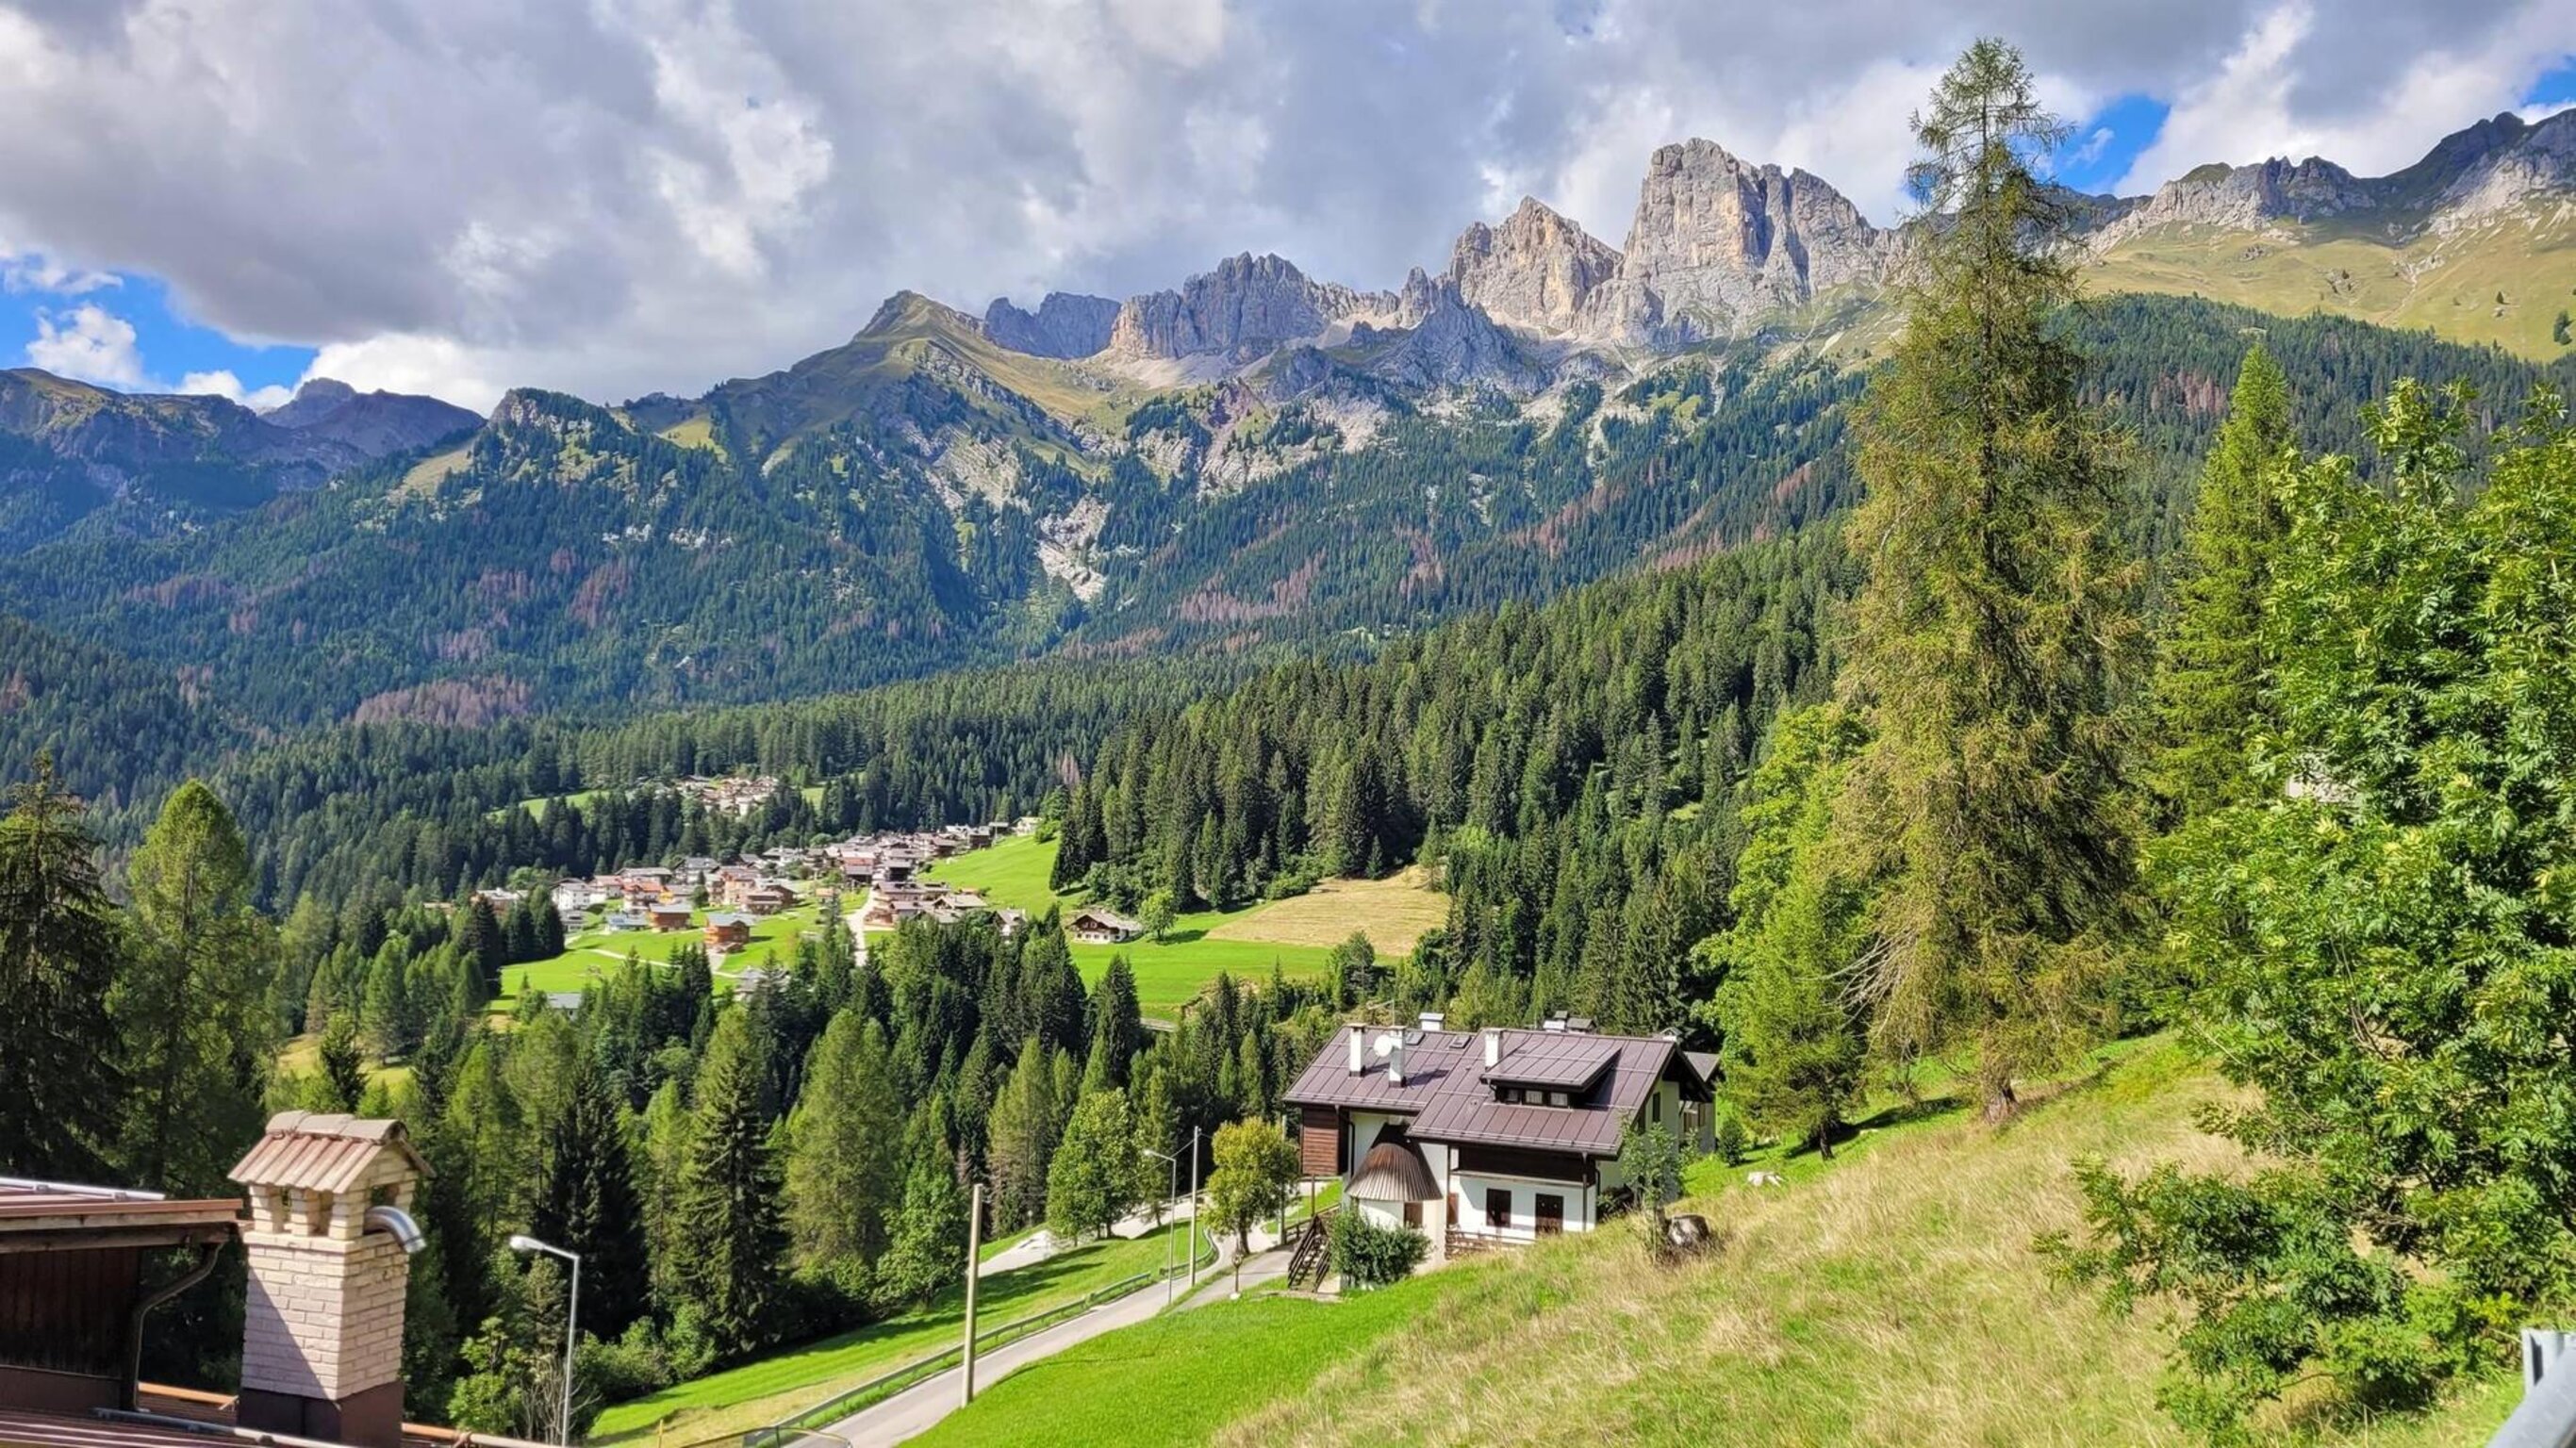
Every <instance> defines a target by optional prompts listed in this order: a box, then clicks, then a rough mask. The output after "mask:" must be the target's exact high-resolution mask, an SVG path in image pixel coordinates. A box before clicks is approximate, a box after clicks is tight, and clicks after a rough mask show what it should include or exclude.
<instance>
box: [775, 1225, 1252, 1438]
mask: <svg viewBox="0 0 2576 1448" xmlns="http://www.w3.org/2000/svg"><path fill="white" fill-rule="evenodd" d="M1222 1250H1223V1251H1226V1252H1231V1251H1232V1250H1233V1244H1232V1243H1227V1244H1225V1245H1224V1247H1223V1249H1222ZM1212 1270H1214V1271H1218V1272H1222V1271H1223V1270H1224V1262H1223V1259H1222V1258H1220V1260H1219V1262H1218V1265H1217V1266H1216V1267H1215V1268H1214V1269H1212ZM1200 1280H1201V1281H1202V1282H1204V1281H1205V1280H1206V1278H1205V1277H1204V1276H1202V1277H1201V1279H1200ZM1246 1280H1247V1281H1248V1280H1250V1278H1249V1267H1248V1264H1247V1276H1246ZM1162 1310H1163V1289H1162V1288H1161V1287H1160V1286H1159V1285H1158V1286H1153V1287H1147V1288H1143V1289H1141V1290H1139V1291H1136V1292H1131V1293H1129V1294H1127V1295H1126V1296H1124V1297H1122V1298H1119V1299H1118V1300H1117V1301H1115V1302H1111V1303H1107V1304H1104V1305H1102V1306H1099V1307H1095V1308H1093V1309H1092V1310H1091V1311H1089V1312H1086V1313H1084V1314H1082V1315H1081V1316H1080V1317H1076V1318H1072V1319H1069V1320H1067V1321H1064V1322H1060V1323H1057V1324H1056V1325H1055V1326H1053V1327H1050V1328H1048V1329H1046V1330H1045V1331H1044V1332H1038V1333H1032V1334H1030V1335H1029V1336H1027V1337H1024V1338H1021V1339H1020V1340H1019V1341H1018V1342H1015V1343H1010V1344H1008V1345H1006V1346H1003V1347H998V1348H995V1349H993V1350H992V1351H991V1352H988V1353H984V1354H982V1355H981V1356H979V1357H977V1358H976V1360H975V1385H976V1387H977V1389H978V1390H979V1391H980V1390H981V1389H984V1388H988V1387H991V1386H992V1385H993V1384H995V1383H997V1382H1000V1381H1001V1380H1002V1376H1003V1374H1005V1373H1008V1372H1010V1371H1011V1370H1012V1369H1014V1368H1018V1367H1022V1366H1025V1365H1027V1364H1029V1363H1033V1362H1036V1361H1037V1360H1039V1359H1040V1358H1044V1357H1048V1356H1051V1355H1053V1354H1055V1353H1060V1352H1062V1351H1064V1350H1065V1349H1066V1348H1069V1347H1071V1346H1073V1345H1074V1344H1075V1343H1078V1342H1087V1341H1089V1340H1090V1339H1092V1338H1095V1337H1098V1336H1099V1335H1100V1334H1102V1333H1104V1332H1115V1331H1117V1330H1118V1329H1119V1328H1122V1327H1130V1326H1133V1325H1134V1324H1136V1323H1139V1322H1143V1321H1144V1320H1145V1319H1147V1318H1149V1317H1152V1316H1153V1315H1154V1314H1156V1313H1158V1312H1160V1311H1162ZM964 1381H965V1379H964V1372H963V1370H962V1369H959V1368H951V1369H949V1370H948V1371H947V1372H944V1373H941V1374H939V1375H938V1376H937V1377H933V1378H926V1379H924V1380H922V1381H921V1382H920V1383H917V1384H915V1385H914V1386H912V1387H909V1388H906V1389H904V1390H903V1391H902V1392H900V1393H897V1394H895V1395H894V1396H893V1397H891V1398H888V1399H886V1400H885V1401H884V1402H881V1403H878V1404H877V1405H875V1406H874V1407H870V1408H862V1409H860V1410H859V1411H858V1412H856V1413H853V1414H851V1415H850V1416H849V1417H846V1418H843V1419H842V1420H841V1421H839V1422H837V1423H834V1424H832V1425H831V1426H830V1427H828V1428H825V1429H824V1430H823V1431H824V1432H826V1433H829V1434H831V1435H833V1436H834V1437H837V1438H840V1439H843V1440H845V1441H847V1442H848V1443H849V1444H850V1448H886V1445H888V1444H894V1443H901V1442H903V1441H904V1440H905V1439H907V1438H912V1437H916V1436H918V1435H920V1434H923V1433H926V1432H929V1431H930V1429H931V1427H932V1425H933V1424H936V1423H937V1422H938V1421H939V1420H940V1419H942V1418H945V1417H947V1416H948V1415H949V1414H950V1413H952V1412H955V1411H956V1410H957V1406H958V1398H959V1395H960V1393H961V1392H962V1391H963V1389H964Z"/></svg>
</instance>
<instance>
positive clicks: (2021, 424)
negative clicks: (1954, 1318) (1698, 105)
mask: <svg viewBox="0 0 2576 1448" xmlns="http://www.w3.org/2000/svg"><path fill="white" fill-rule="evenodd" d="M1914 131H1915V135H1916V138H1917V140H1918V141H1919V142H1920V144H1921V148H1922V156H1921V159H1920V160H1918V161H1917V162H1915V164H1914V165H1913V167H1912V168H1911V170H1910V172H1909V180H1910V183H1911V186H1912V189H1913V191H1914V193H1915V195H1916V196H1917V197H1918V198H1919V199H1920V201H1921V202H1922V203H1923V205H1924V207H1925V211H1926V215H1925V218H1924V225H1923V226H1922V227H1921V228H1920V229H1919V233H1918V234H1919V237H1920V239H1919V241H1918V242H1917V243H1916V249H1915V252H1914V255H1913V258H1912V265H1911V271H1912V275H1911V277H1910V279H1909V280H1908V282H1907V284H1906V286H1905V290H1904V301H1905V307H1906V330H1905V335H1904V337H1903V339H1902V340H1901V341H1899V342H1898V343H1897V346H1896V356H1895V363H1894V365H1893V366H1892V367H1890V368H1889V369H1888V370H1887V371H1886V372H1884V373H1882V374H1881V375H1880V376H1879V378H1878V379H1877V380H1876V381H1875V382H1873V383H1872V385H1871V387H1870V392H1869V397H1868V401H1867V404H1866V406H1865V407H1864V408H1863V409H1862V415H1861V428H1860V433H1861V445H1860V454H1859V467H1860V473H1861V476H1862V478H1863V480H1864V481H1865V482H1866V483H1867V484H1868V487H1869V497H1868V500H1867V501H1866V502H1864V503H1863V504H1862V505H1861V507H1860V509H1859V510H1858V511H1857V512H1856V513H1855V514H1854V515H1853V517H1852V520H1851V524H1850V527H1849V529H1848V533H1847V537H1848V540H1849V543H1850V546H1851V548H1852V550H1853V552H1854V553H1855V554H1856V555H1857V556H1858V557H1859V558H1860V559H1861V560H1862V561H1863V562H1865V563H1866V564H1867V565H1868V568H1869V579H1868V582H1867V584H1866V585H1865V586H1864V587H1863V589H1862V591H1861V594H1860V597H1859V599H1858V600H1857V602H1856V604H1855V606H1854V608H1853V610H1852V629H1851V645H1850V648H1851V655H1850V662H1849V664H1848V665H1847V667H1846V668H1845V670H1844V673H1843V683H1844V685H1845V687H1846V688H1847V689H1848V690H1849V692H1850V694H1851V697H1852V698H1853V699H1854V700H1855V701H1857V702H1858V703H1859V704H1860V705H1861V707H1862V708H1863V709H1864V710H1865V712H1866V717H1867V720H1868V722H1869V725H1870V729H1871V736H1872V737H1871V741H1870V744H1869V745H1868V747H1867V749H1866V751H1865V752H1864V753H1863V755H1862V757H1861V759H1860V761H1859V762H1858V766H1857V770H1856V778H1855V780H1854V788H1853V790H1852V791H1851V792H1850V794H1849V795H1848V796H1847V799H1848V801H1849V807H1848V808H1847V809H1846V810H1845V811H1844V812H1843V815H1842V818H1841V819H1840V820H1839V821H1838V832H1839V833H1840V835H1841V837H1842V838H1843V840H1844V841H1845V842H1846V844H1847V845H1848V847H1849V848H1850V849H1851V850H1853V851H1855V852H1858V853H1860V854H1863V855H1866V856H1870V857H1873V858H1874V859H1875V860H1876V861H1877V862H1878V865H1877V868H1879V869H1882V870H1883V871H1884V872H1885V873H1886V875H1887V876H1888V883H1887V886H1886V888H1885V889H1884V890H1883V891H1882V892H1881V893H1880V895H1879V896H1878V898H1877V901H1876V904H1875V907H1874V909H1873V911H1872V917H1871V924H1872V926H1873V927H1874V929H1875V932H1876V935H1877V944H1876V948H1875V949H1874V951H1873V952H1872V955H1871V959H1870V964H1871V966H1872V971H1871V978H1870V980H1869V982H1868V985H1869V988H1870V990H1871V992H1872V995H1873V997H1874V998H1875V1000H1876V1001H1877V1003H1878V1025H1877V1029H1878V1032H1879V1035H1880V1038H1881V1041H1882V1043H1883V1044H1885V1045H1886V1046H1888V1047H1889V1048H1891V1049H1909V1048H1913V1049H1925V1050H1930V1049H1941V1048H1947V1047H1950V1046H1953V1045H1965V1046H1969V1047H1972V1048H1973V1049H1974V1051H1975V1052H1976V1057H1977V1074H1978V1087H1979V1090H1980V1093H1981V1094H1982V1096H1983V1097H1984V1099H1985V1101H1986V1104H1987V1112H1988V1115H1989V1116H1990V1117H2000V1116H2001V1115H2003V1114H2005V1113H2008V1112H2009V1111H2010V1110H2011V1109H2012V1106H2013V1103H2014V1099H2015V1098H2014V1094H2013V1092H2014V1088H2013V1083H2014V1080H2015V1078H2016V1077H2018V1076H2019V1075H2020V1074H2021V1073H2022V1072H2024V1071H2026V1070H2029V1069H2033V1068H2037V1067H2044V1066H2047V1065H2049V1064H2052V1063H2054V1062H2056V1061H2059V1060H2062V1059H2065V1057H2066V1056H2067V1054H2068V1052H2069V1051H2070V1050H2071V1049H2072V1048H2073V1047H2074V1046H2075V1045H2076V1044H2078V1043H2080V1042H2081V1041H2082V1040H2083V1039H2084V1038H2085V1034H2086V1027H2087V1025H2088V1023H2089V1021H2088V1006H2089V1005H2090V1003H2091V1001H2092V999H2093V998H2094V996H2095V994H2096V991H2097V988H2098V983H2099V978H2100V977H2101V975H2102V974H2103V964H2104V961H2105V958H2106V955H2107V946H2106V943H2105V938H2104V937H2105V935H2106V934H2107V933H2109V932H2110V931H2111V930H2112V929H2113V928H2114V926H2115V922H2116V921H2117V918H2118V916H2119V913H2120V909H2121V906H2122V902H2123V901H2124V900H2125V898H2126V896H2127V894H2128V891H2129V886H2130V873H2131V872H2130V863H2129V862H2130V855H2131V850H2130V847H2129V842H2128V841H2129V834H2130V830H2129V824H2128V821H2127V819H2126V818H2125V817H2124V814H2123V808H2122V796H2123V784H2122V779H2121V769H2120V761H2121V757H2122V742H2121V739H2120V735H2119V730H2118V728H2117V727H2116V724H2117V717H2118V716H2117V712H2116V708H2117V703H2118V696H2119V690H2120V688H2121V683H2122V679H2123V677H2124V673H2125V671H2126V669H2127V668H2128V666H2129V660H2130V656H2131V654H2132V652H2133V639H2134V629H2133V627H2132V625H2131V624H2130V622H2129V617H2130V615H2129V613H2128V598H2127V595H2128V593H2129V592H2130V591H2131V590H2130V586H2129V581H2128V579H2127V577H2126V575H2125V572H2124V570H2123V569H2122V567H2121V566H2120V565H2119V563H2118V561H2117V559H2116V557H2115V548H2114V542H2115V540H2114V539H2113V537H2112V531H2111V523H2112V518H2113V512H2114V501H2115V496H2116V488H2117V484H2118V481H2119V474H2118V469H2117V466H2116V464H2115V460H2114V458H2113V455H2112V447H2111V443H2110V440H2109V439H2108V437H2107V436H2106V434H2105V432H2104V429H2103V426H2102V424H2101V423H2100V422H2099V421H2098V420H2097V419H2096V418H2095V416H2094V415H2093V414H2092V413H2091V412H2090V411H2089V410H2088V409H2087V408H2086V407H2085V406H2084V404H2083V402H2082V400H2081V397H2080V393H2079V389H2080V385H2081V382H2082V379H2083V371H2084V359H2083V358H2082V357H2081V356H2080V355H2079V354H2078V353H2077V352H2076V351H2075V350H2074V348H2073V347H2072V346H2071V345H2070V343H2069V342H2068V341H2067V340H2066V335H2065V328H2064V326H2063V322H2062V315H2061V314H2062V313H2063V312H2064V310H2065V309H2066V308H2067V307H2068V306H2069V305H2070V304H2072V303H2073V302H2074V301H2075V300H2076V299H2077V285H2076V274H2075V270H2074V263H2073V262H2072V261H2071V260H2070V259H2069V254H2068V247H2067V245H2066V240H2067V235H2068V216H2067V212H2066V210H2065V207H2064V205H2063V203H2062V202H2061V201H2060V200H2059V199H2058V197H2057V195H2056V193H2054V192H2053V191H2051V190H2050V189H2049V188H2048V187H2046V186H2044V185H2043V184H2041V182H2040V181H2039V180H2038V178H2037V177H2036V176H2034V175H2033V174H2032V171H2031V162H2032V158H2033V157H2034V156H2037V155H2039V154H2043V153H2044V152H2045V151H2046V150H2047V149H2048V148H2049V147H2050V146H2051V145H2052V144H2054V142H2055V141H2056V140H2057V139H2058V138H2060V137H2061V136H2062V135H2063V134H2064V128H2063V127H2062V125H2061V124H2060V123H2059V122H2058V121H2057V120H2056V119H2055V118H2054V117H2052V116H2050V115H2049V114H2048V113H2047V112H2046V110H2044V109H2043V108H2042V107H2041V105H2040V103H2039V101H2038V99H2037V97H2036V96H2035V94H2034V93H2033V82H2032V79H2031V75H2030V72H2029V70H2028V68H2027V67H2026V66H2024V65H2023V63H2022V60H2021V57H2020V56H2019V55H2018V54H2017V53H2015V52H2014V51H2013V50H2012V49H2011V48H2010V47H2009V46H2006V45H2003V44H2002V43H2000V42H1997V41H1993V40H1980V41H1978V42H1977V43H1976V44H1974V45H1973V46H1971V47H1970V48H1969V50H1968V51H1967V53H1966V54H1965V55H1964V56H1962V57H1961V58H1960V59H1959V61H1958V62H1957V63H1956V64H1955V65H1953V66H1952V67H1951V69H1950V71H1949V73H1948V74H1947V75H1946V76H1944V77H1943V79H1942V81H1941V83H1940V85H1939V87H1938V88H1937V89H1936V91H1935V92H1934V94H1933V97H1932V101H1931V104H1930V106H1929V107H1928V108H1927V109H1926V110H1924V111H1922V112H1919V113H1918V114H1917V115H1916V116H1915V118H1914Z"/></svg>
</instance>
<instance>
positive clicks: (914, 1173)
mask: <svg viewBox="0 0 2576 1448" xmlns="http://www.w3.org/2000/svg"><path fill="white" fill-rule="evenodd" d="M937 1115H938V1113H937V1111H936V1109H935V1105H934V1109H932V1110H928V1111H924V1112H923V1113H922V1117H923V1120H922V1122H921V1123H919V1124H917V1125H916V1127H915V1129H914V1132H913V1142H912V1148H911V1165H910V1166H908V1167H906V1168H905V1170H904V1178H903V1210H902V1211H901V1212H899V1213H897V1214H896V1217H895V1224H894V1240H893V1241H892V1242H891V1243H890V1244H889V1245H888V1247H887V1248H886V1254H885V1257H884V1258H883V1259H882V1260H881V1261H880V1262H879V1263H878V1268H877V1285H878V1290H879V1291H880V1292H881V1293H883V1294H884V1295H885V1297H886V1298H887V1300H889V1301H890V1302H898V1303H908V1304H911V1305H913V1306H916V1307H928V1306H929V1305H930V1304H931V1302H932V1301H933V1300H934V1299H936V1298H937V1297H938V1296H939V1292H940V1289H942V1288H944V1287H946V1286H948V1285H949V1284H951V1283H953V1282H958V1281H961V1280H963V1278H964V1276H965V1271H966V1208H967V1201H966V1193H965V1192H964V1191H963V1190H962V1189H960V1188H959V1187H958V1185H957V1168H956V1164H955V1161H954V1159H953V1157H952V1155H951V1151H952V1148H951V1147H950V1145H949V1142H948V1140H947V1136H946V1134H945V1133H944V1132H943V1131H941V1130H939V1129H938V1128H937V1125H936V1117H937Z"/></svg>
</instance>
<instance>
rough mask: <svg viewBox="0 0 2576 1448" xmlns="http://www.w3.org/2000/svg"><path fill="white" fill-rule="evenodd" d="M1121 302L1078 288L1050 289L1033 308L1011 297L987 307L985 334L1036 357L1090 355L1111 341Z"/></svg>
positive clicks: (998, 298) (1002, 343)
mask: <svg viewBox="0 0 2576 1448" xmlns="http://www.w3.org/2000/svg"><path fill="white" fill-rule="evenodd" d="M1117 323H1118V303H1117V302H1115V301H1113V300H1111V299H1110V298H1108V297H1091V296H1084V295H1081V294H1080V293H1077V292H1049V293H1047V294H1046V298H1045V300H1043V301H1041V302H1039V303H1038V309H1037V310H1036V311H1034V312H1031V311H1026V310H1023V309H1022V308H1021V307H1019V306H1017V305H1015V304H1014V303H1013V302H1012V301H1011V299H1010V298H1009V297H995V298H994V299H993V303H992V305H991V306H988V307H986V308H985V309H984V335H985V336H988V337H990V338H992V339H993V340H994V341H995V342H996V343H998V344H1000V345H1002V346H1004V347H1008V348H1010V349H1011V350H1012V351H1014V352H1026V353H1028V354H1030V355H1031V356H1035V357H1066V358H1070V357H1088V356H1090V355H1091V354H1092V353H1094V352H1097V351H1099V350H1100V349H1101V348H1103V347H1106V346H1108V345H1109V330H1110V328H1112V327H1114V326H1116V325H1117Z"/></svg>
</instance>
